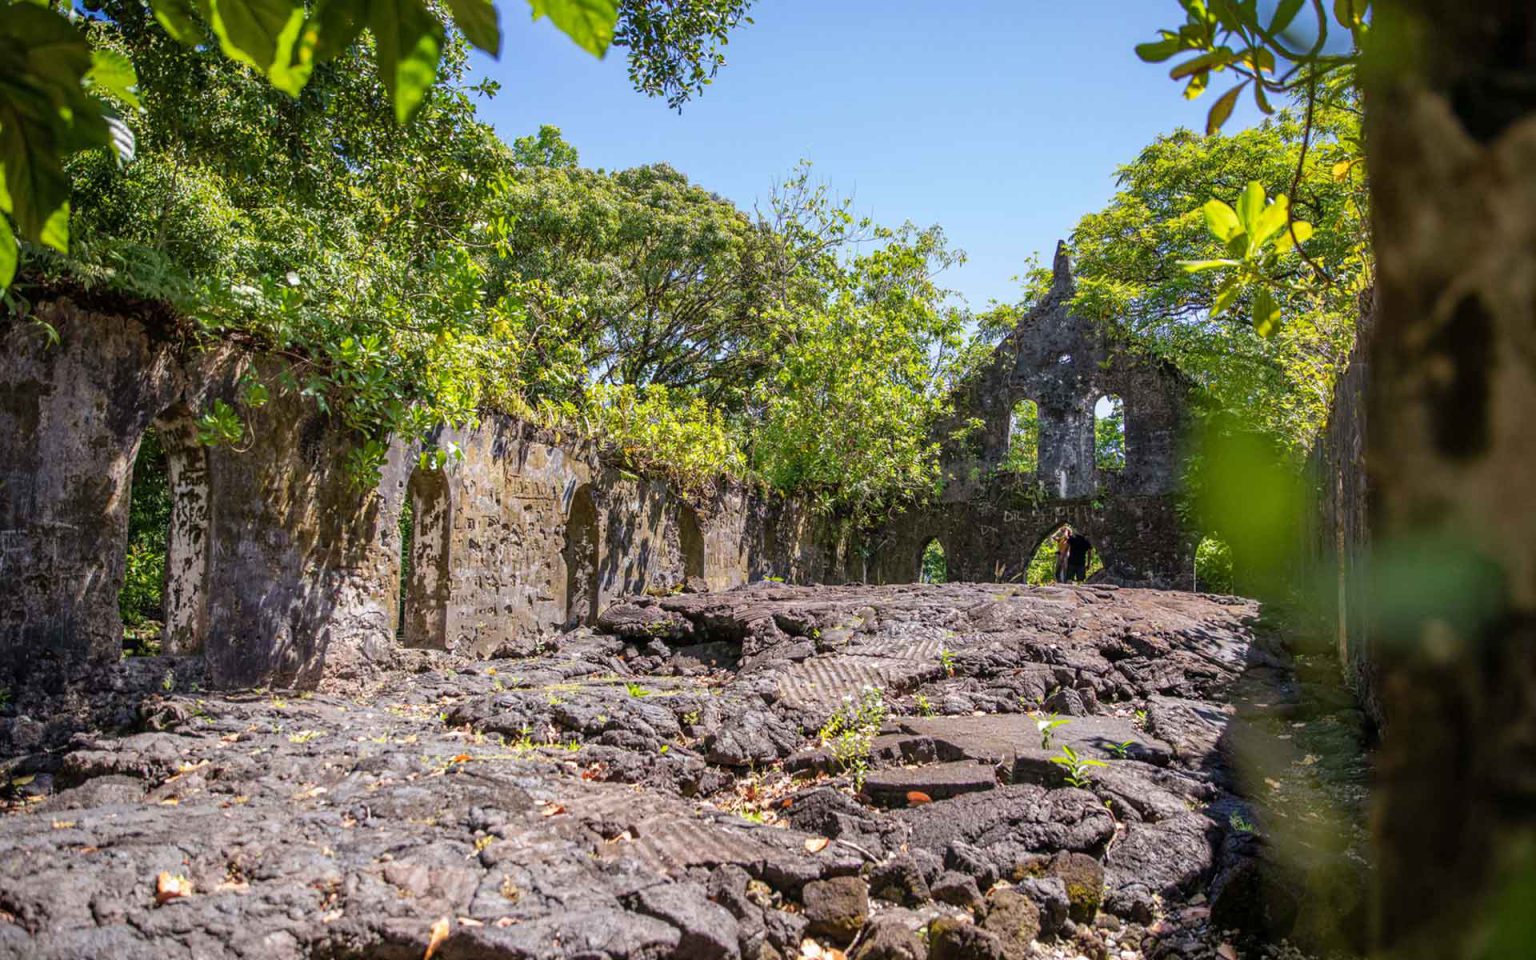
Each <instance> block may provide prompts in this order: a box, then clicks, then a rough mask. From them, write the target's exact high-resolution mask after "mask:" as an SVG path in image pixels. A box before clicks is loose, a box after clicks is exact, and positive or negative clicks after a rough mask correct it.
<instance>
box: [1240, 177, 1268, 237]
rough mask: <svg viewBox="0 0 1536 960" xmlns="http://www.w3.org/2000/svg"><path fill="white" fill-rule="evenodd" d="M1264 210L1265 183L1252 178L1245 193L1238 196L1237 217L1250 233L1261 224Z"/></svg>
mask: <svg viewBox="0 0 1536 960" xmlns="http://www.w3.org/2000/svg"><path fill="white" fill-rule="evenodd" d="M1263 212H1264V185H1263V184H1262V183H1259V181H1257V180H1250V181H1249V182H1248V188H1247V189H1245V190H1244V191H1243V195H1242V196H1240V197H1238V198H1237V219H1238V222H1239V223H1241V224H1242V225H1243V229H1244V230H1246V231H1247V232H1248V233H1249V234H1250V235H1252V234H1253V233H1254V232H1255V228H1256V227H1257V226H1258V224H1259V215H1260V214H1262V213H1263Z"/></svg>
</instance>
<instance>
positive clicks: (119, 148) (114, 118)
mask: <svg viewBox="0 0 1536 960" xmlns="http://www.w3.org/2000/svg"><path fill="white" fill-rule="evenodd" d="M101 117H102V119H103V120H104V121H106V124H107V130H108V131H109V132H110V136H111V138H112V153H113V155H114V156H116V157H117V162H118V163H120V164H122V163H128V162H130V161H131V160H133V154H134V151H135V149H136V148H137V145H138V144H137V141H136V140H135V139H134V136H133V129H132V128H131V127H129V126H128V124H127V123H126V122H124V121H123V118H122V117H120V116H118V115H117V114H115V113H113V112H111V111H109V110H103V111H102V113H101Z"/></svg>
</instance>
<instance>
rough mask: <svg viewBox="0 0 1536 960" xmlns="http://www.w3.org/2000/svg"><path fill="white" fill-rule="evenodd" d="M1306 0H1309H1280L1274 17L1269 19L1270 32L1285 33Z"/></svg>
mask: <svg viewBox="0 0 1536 960" xmlns="http://www.w3.org/2000/svg"><path fill="white" fill-rule="evenodd" d="M1306 2H1307V0H1280V2H1279V3H1278V4H1277V5H1276V6H1275V16H1274V19H1272V20H1270V21H1269V32H1270V33H1284V32H1285V31H1286V29H1287V28H1288V27H1290V25H1291V22H1292V21H1294V20H1295V19H1296V14H1298V13H1300V12H1301V8H1302V7H1303V6H1305V5H1306Z"/></svg>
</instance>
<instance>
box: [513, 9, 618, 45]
mask: <svg viewBox="0 0 1536 960" xmlns="http://www.w3.org/2000/svg"><path fill="white" fill-rule="evenodd" d="M528 3H529V5H530V6H532V7H533V17H534V19H535V20H537V19H538V18H539V17H548V18H549V20H550V22H551V23H553V24H554V25H555V26H557V27H559V28H560V29H561V31H563V32H564V33H565V35H566V36H568V37H570V38H571V39H572V40H574V41H576V44H577V46H579V47H581V48H582V49H584V50H586V51H587V52H588V53H591V54H592V55H593V56H597V57H601V56H602V55H604V54H605V53H607V52H608V45H609V44H610V43H612V42H613V28H614V25H615V24H616V23H617V22H618V19H619V7H618V4H617V3H616V2H615V0H528Z"/></svg>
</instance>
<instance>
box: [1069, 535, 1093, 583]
mask: <svg viewBox="0 0 1536 960" xmlns="http://www.w3.org/2000/svg"><path fill="white" fill-rule="evenodd" d="M1092 549H1093V544H1091V543H1089V542H1088V538H1087V537H1085V536H1083V535H1082V534H1080V533H1074V534H1072V536H1070V537H1068V538H1067V580H1068V581H1077V582H1081V581H1083V580H1086V579H1087V578H1088V553H1089V551H1091V550H1092Z"/></svg>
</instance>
